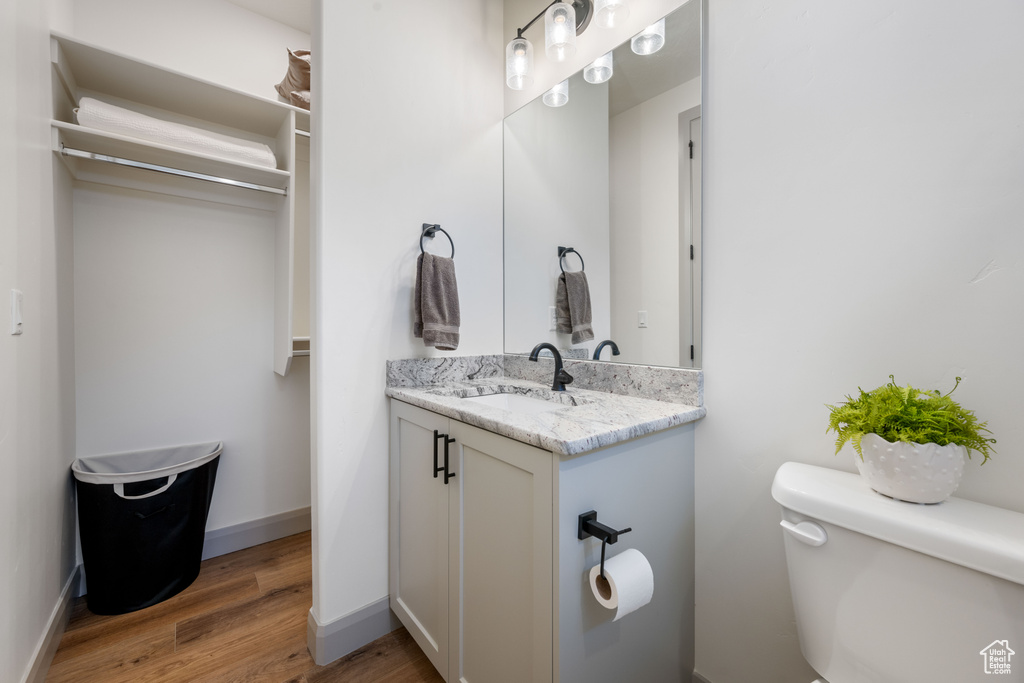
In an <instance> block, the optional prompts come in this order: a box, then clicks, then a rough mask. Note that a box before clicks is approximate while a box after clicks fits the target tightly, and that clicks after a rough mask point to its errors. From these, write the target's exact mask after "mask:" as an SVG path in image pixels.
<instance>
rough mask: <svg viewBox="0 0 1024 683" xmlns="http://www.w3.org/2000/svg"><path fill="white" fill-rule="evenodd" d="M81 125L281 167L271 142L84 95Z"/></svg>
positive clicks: (189, 149) (239, 159) (236, 159)
mask: <svg viewBox="0 0 1024 683" xmlns="http://www.w3.org/2000/svg"><path fill="white" fill-rule="evenodd" d="M75 113H76V114H77V116H78V125H80V126H85V127H87V128H97V129H99V130H105V131H107V132H108V133H117V134H119V135H127V136H129V137H133V138H140V139H142V140H148V141H149V142H155V143H158V144H162V145H168V146H170V147H178V148H179V149H183V150H185V151H189V152H198V153H200V154H209V155H212V156H218V157H222V158H224V159H229V160H231V161H240V162H242V163H247V164H255V165H257V166H266V167H268V168H277V157H275V156H274V152H273V150H271V149H270V147H268V146H267V145H264V144H262V143H259V142H251V141H249V140H243V139H241V138H236V137H231V136H230V135H221V134H220V133H214V132H211V131H208V130H203V129H202V128H195V127H193V126H186V125H185V124H182V123H173V122H171V121H163V120H161V119H157V118H153V117H152V116H146V115H145V114H140V113H138V112H134V111H131V110H130V109H124V108H123V107H117V106H115V105H113V104H108V103H106V102H101V101H100V100H97V99H93V98H92V97H83V98H82V99H81V100H80V101H79V103H78V109H77V110H75Z"/></svg>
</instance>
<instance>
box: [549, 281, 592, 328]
mask: <svg viewBox="0 0 1024 683" xmlns="http://www.w3.org/2000/svg"><path fill="white" fill-rule="evenodd" d="M591 317H592V316H591V311H590V286H589V285H588V284H587V274H586V273H584V272H583V271H582V270H580V271H575V272H572V273H562V274H561V275H559V276H558V289H557V290H556V291H555V329H556V330H557V331H558V332H562V333H564V334H572V343H573V344H579V343H582V342H585V341H588V340H590V339H593V338H594V328H593V327H591V325H590V324H591Z"/></svg>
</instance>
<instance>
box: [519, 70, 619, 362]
mask: <svg viewBox="0 0 1024 683" xmlns="http://www.w3.org/2000/svg"><path fill="white" fill-rule="evenodd" d="M504 133H505V135H504V170H505V178H504V185H505V351H506V352H508V353H529V352H530V350H531V349H532V348H533V347H534V345H535V344H538V343H540V342H550V343H552V344H554V345H555V346H557V347H558V348H560V349H562V348H568V347H570V346H572V345H573V344H572V337H571V335H569V334H562V333H558V332H554V331H552V330H551V322H550V316H549V315H548V313H549V309H550V307H552V306H554V305H555V291H556V287H557V284H558V278H559V276H560V275H561V274H562V270H561V268H560V267H559V259H558V247H560V246H564V247H573V248H575V249H576V251H577V252H578V253H579V254H580V255H581V256H582V257H583V263H584V264H585V265H586V273H587V284H588V285H589V289H590V306H591V314H592V326H593V328H594V339H593V340H591V341H589V342H584V343H583V344H582V345H580V347H581V348H584V349H586V351H587V355H588V357H589V355H590V353H591V352H592V351H593V349H594V346H595V345H596V344H597V343H599V342H600V341H601V340H602V339H607V338H608V335H609V333H610V330H611V325H610V313H609V308H610V306H609V301H610V296H611V295H610V292H609V265H608V260H609V255H608V245H609V242H608V199H607V196H608V84H607V83H602V84H599V85H592V84H590V83H587V82H586V81H584V80H583V75H582V74H576V75H575V76H573V77H572V78H571V79H570V81H569V102H568V103H566V104H565V105H563V106H561V107H549V106H547V105H546V104H544V103H543V102H542V101H541V100H539V99H537V100H534V101H533V102H531V103H530V104H529V105H527V106H525V107H523V108H522V109H520V110H519V111H517V112H515V113H514V114H513V115H512V116H509V117H508V118H507V119H506V120H505V126H504ZM564 267H565V269H566V270H567V271H572V270H579V269H580V259H579V258H578V257H577V256H576V255H575V254H570V255H569V256H567V257H566V258H565V261H564Z"/></svg>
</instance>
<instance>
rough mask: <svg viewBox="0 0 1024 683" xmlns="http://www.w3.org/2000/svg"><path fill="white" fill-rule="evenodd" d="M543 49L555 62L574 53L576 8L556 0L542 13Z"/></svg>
mask: <svg viewBox="0 0 1024 683" xmlns="http://www.w3.org/2000/svg"><path fill="white" fill-rule="evenodd" d="M544 51H545V52H546V53H547V55H548V59H551V60H554V61H556V62H564V61H565V60H567V59H568V58H569V57H572V56H573V55H574V54H576V10H575V9H574V8H573V6H572V5H570V4H569V3H566V2H556V3H555V4H553V5H552V6H551V7H548V11H547V12H545V13H544Z"/></svg>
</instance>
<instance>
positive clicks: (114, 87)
mask: <svg viewBox="0 0 1024 683" xmlns="http://www.w3.org/2000/svg"><path fill="white" fill-rule="evenodd" d="M53 39H54V43H53V54H51V60H52V61H53V62H54V64H55V66H56V67H57V75H58V76H59V78H60V80H61V81H62V82H63V85H64V87H65V88H66V89H67V90H69V91H70V92H71V93H74V92H76V91H83V90H84V91H91V92H96V93H107V94H112V95H119V96H120V97H123V98H125V99H127V100H131V101H134V102H144V103H146V104H147V105H149V106H151V107H156V108H158V109H163V110H166V111H172V112H176V113H178V114H181V115H182V116H188V117H191V118H193V119H196V120H199V121H210V122H213V123H217V124H220V125H224V126H229V127H231V128H237V129H240V130H247V131H251V132H253V133H256V134H258V135H263V136H266V137H277V135H278V129H279V128H280V126H281V122H282V120H283V119H284V117H285V115H286V113H287V112H294V116H295V122H296V125H297V126H298V127H299V128H302V129H304V130H309V112H308V111H306V110H305V109H300V108H299V107H295V106H292V105H290V104H285V103H283V102H277V101H274V100H270V99H267V98H265V97H258V96H256V95H251V94H249V93H244V92H241V91H239V90H235V89H233V88H229V87H225V86H223V85H218V84H216V83H211V82H209V81H206V80H203V79H201V78H196V77H194V76H189V75H186V74H183V73H180V72H177V71H174V70H172V69H167V68H164V67H161V66H157V65H155V64H151V63H149V62H145V61H142V60H140V59H136V58H134V57H129V56H127V55H124V54H119V53H117V52H113V51H111V50H108V49H106V48H102V47H99V46H97V45H92V44H90V43H86V42H84V41H81V40H79V39H77V38H72V37H71V36H67V35H63V34H60V33H56V32H54V33H53ZM67 120H70V119H67Z"/></svg>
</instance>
